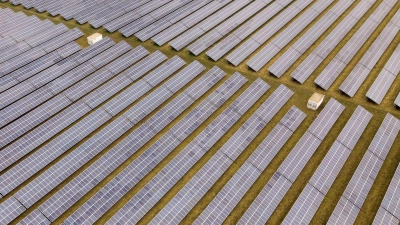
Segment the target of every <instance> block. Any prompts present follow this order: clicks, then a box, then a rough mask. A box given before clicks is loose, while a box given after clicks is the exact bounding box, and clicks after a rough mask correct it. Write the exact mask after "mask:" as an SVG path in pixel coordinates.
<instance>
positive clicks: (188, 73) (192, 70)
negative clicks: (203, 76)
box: [165, 61, 206, 93]
mask: <svg viewBox="0 0 400 225" xmlns="http://www.w3.org/2000/svg"><path fill="white" fill-rule="evenodd" d="M205 69H206V67H205V66H203V65H202V64H201V63H199V62H198V61H194V62H192V63H190V64H189V65H188V66H187V67H185V68H183V69H182V70H181V71H180V72H179V73H177V74H176V75H175V76H174V77H172V78H171V79H169V80H168V81H167V82H165V85H166V87H167V88H168V90H170V91H171V92H173V93H176V92H177V91H178V90H180V89H181V88H183V87H184V86H185V85H186V84H187V83H188V82H189V81H191V80H192V79H193V78H195V77H197V76H198V75H199V74H200V73H202V72H203V71H204V70H205Z"/></svg>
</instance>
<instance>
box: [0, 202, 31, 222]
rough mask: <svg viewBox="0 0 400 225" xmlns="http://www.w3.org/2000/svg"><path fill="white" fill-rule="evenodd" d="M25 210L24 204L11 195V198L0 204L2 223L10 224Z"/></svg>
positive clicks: (0, 220)
mask: <svg viewBox="0 0 400 225" xmlns="http://www.w3.org/2000/svg"><path fill="white" fill-rule="evenodd" d="M24 211H25V208H24V206H22V205H21V203H19V202H18V201H17V200H16V199H15V198H14V197H12V196H11V197H10V198H9V199H7V200H6V201H4V202H3V203H1V204H0V222H1V223H2V224H9V223H10V222H11V221H13V220H14V219H15V218H17V216H18V215H20V214H21V213H23V212H24Z"/></svg>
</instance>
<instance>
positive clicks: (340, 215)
mask: <svg viewBox="0 0 400 225" xmlns="http://www.w3.org/2000/svg"><path fill="white" fill-rule="evenodd" d="M399 131H400V121H399V120H398V119H397V118H395V117H393V116H392V115H390V114H387V115H386V117H385V119H384V121H383V122H382V124H381V126H380V127H379V130H378V132H377V133H376V135H375V137H374V139H373V140H372V142H371V144H370V146H369V147H368V151H366V153H365V155H364V157H363V158H362V160H361V162H360V164H359V165H358V167H357V169H356V171H355V173H354V174H353V176H352V178H351V180H350V182H349V184H348V185H347V187H346V189H345V191H344V193H343V195H342V197H341V198H340V201H339V203H338V205H336V207H335V210H334V211H333V213H332V215H331V217H330V218H329V221H328V224H343V222H344V221H346V222H347V223H354V221H355V220H356V218H357V215H358V213H359V211H360V209H361V207H362V205H363V203H364V201H365V199H366V198H367V195H368V192H369V190H370V188H371V186H372V184H373V182H374V180H375V178H376V176H377V175H378V172H379V170H380V168H381V166H382V163H383V161H384V160H385V158H386V155H387V154H388V151H389V150H390V148H391V146H392V144H393V142H394V139H395V137H396V136H397V134H398V133H399Z"/></svg>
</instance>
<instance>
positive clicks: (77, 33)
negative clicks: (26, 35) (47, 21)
mask: <svg viewBox="0 0 400 225" xmlns="http://www.w3.org/2000/svg"><path fill="white" fill-rule="evenodd" d="M82 36H83V32H82V31H81V30H79V29H78V28H74V29H72V30H70V31H68V32H66V33H63V34H61V35H59V36H57V37H55V38H53V39H51V40H49V41H47V42H45V43H43V44H41V45H39V47H40V48H42V49H44V50H45V51H46V52H51V51H54V50H56V49H57V48H59V47H61V46H63V45H65V44H68V43H69V42H71V41H74V40H76V39H78V38H80V37H82Z"/></svg>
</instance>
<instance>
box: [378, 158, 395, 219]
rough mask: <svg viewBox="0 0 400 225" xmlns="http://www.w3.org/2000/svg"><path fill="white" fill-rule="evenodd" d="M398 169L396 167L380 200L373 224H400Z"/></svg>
mask: <svg viewBox="0 0 400 225" xmlns="http://www.w3.org/2000/svg"><path fill="white" fill-rule="evenodd" d="M399 189H400V167H399V166H398V167H397V169H396V172H395V173H394V175H393V178H392V181H391V182H390V185H389V187H388V189H387V191H386V194H385V197H384V198H383V200H382V203H381V206H380V207H379V211H378V213H377V215H376V216H375V219H374V222H373V224H398V223H399V222H400V208H399V203H400V190H399Z"/></svg>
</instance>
